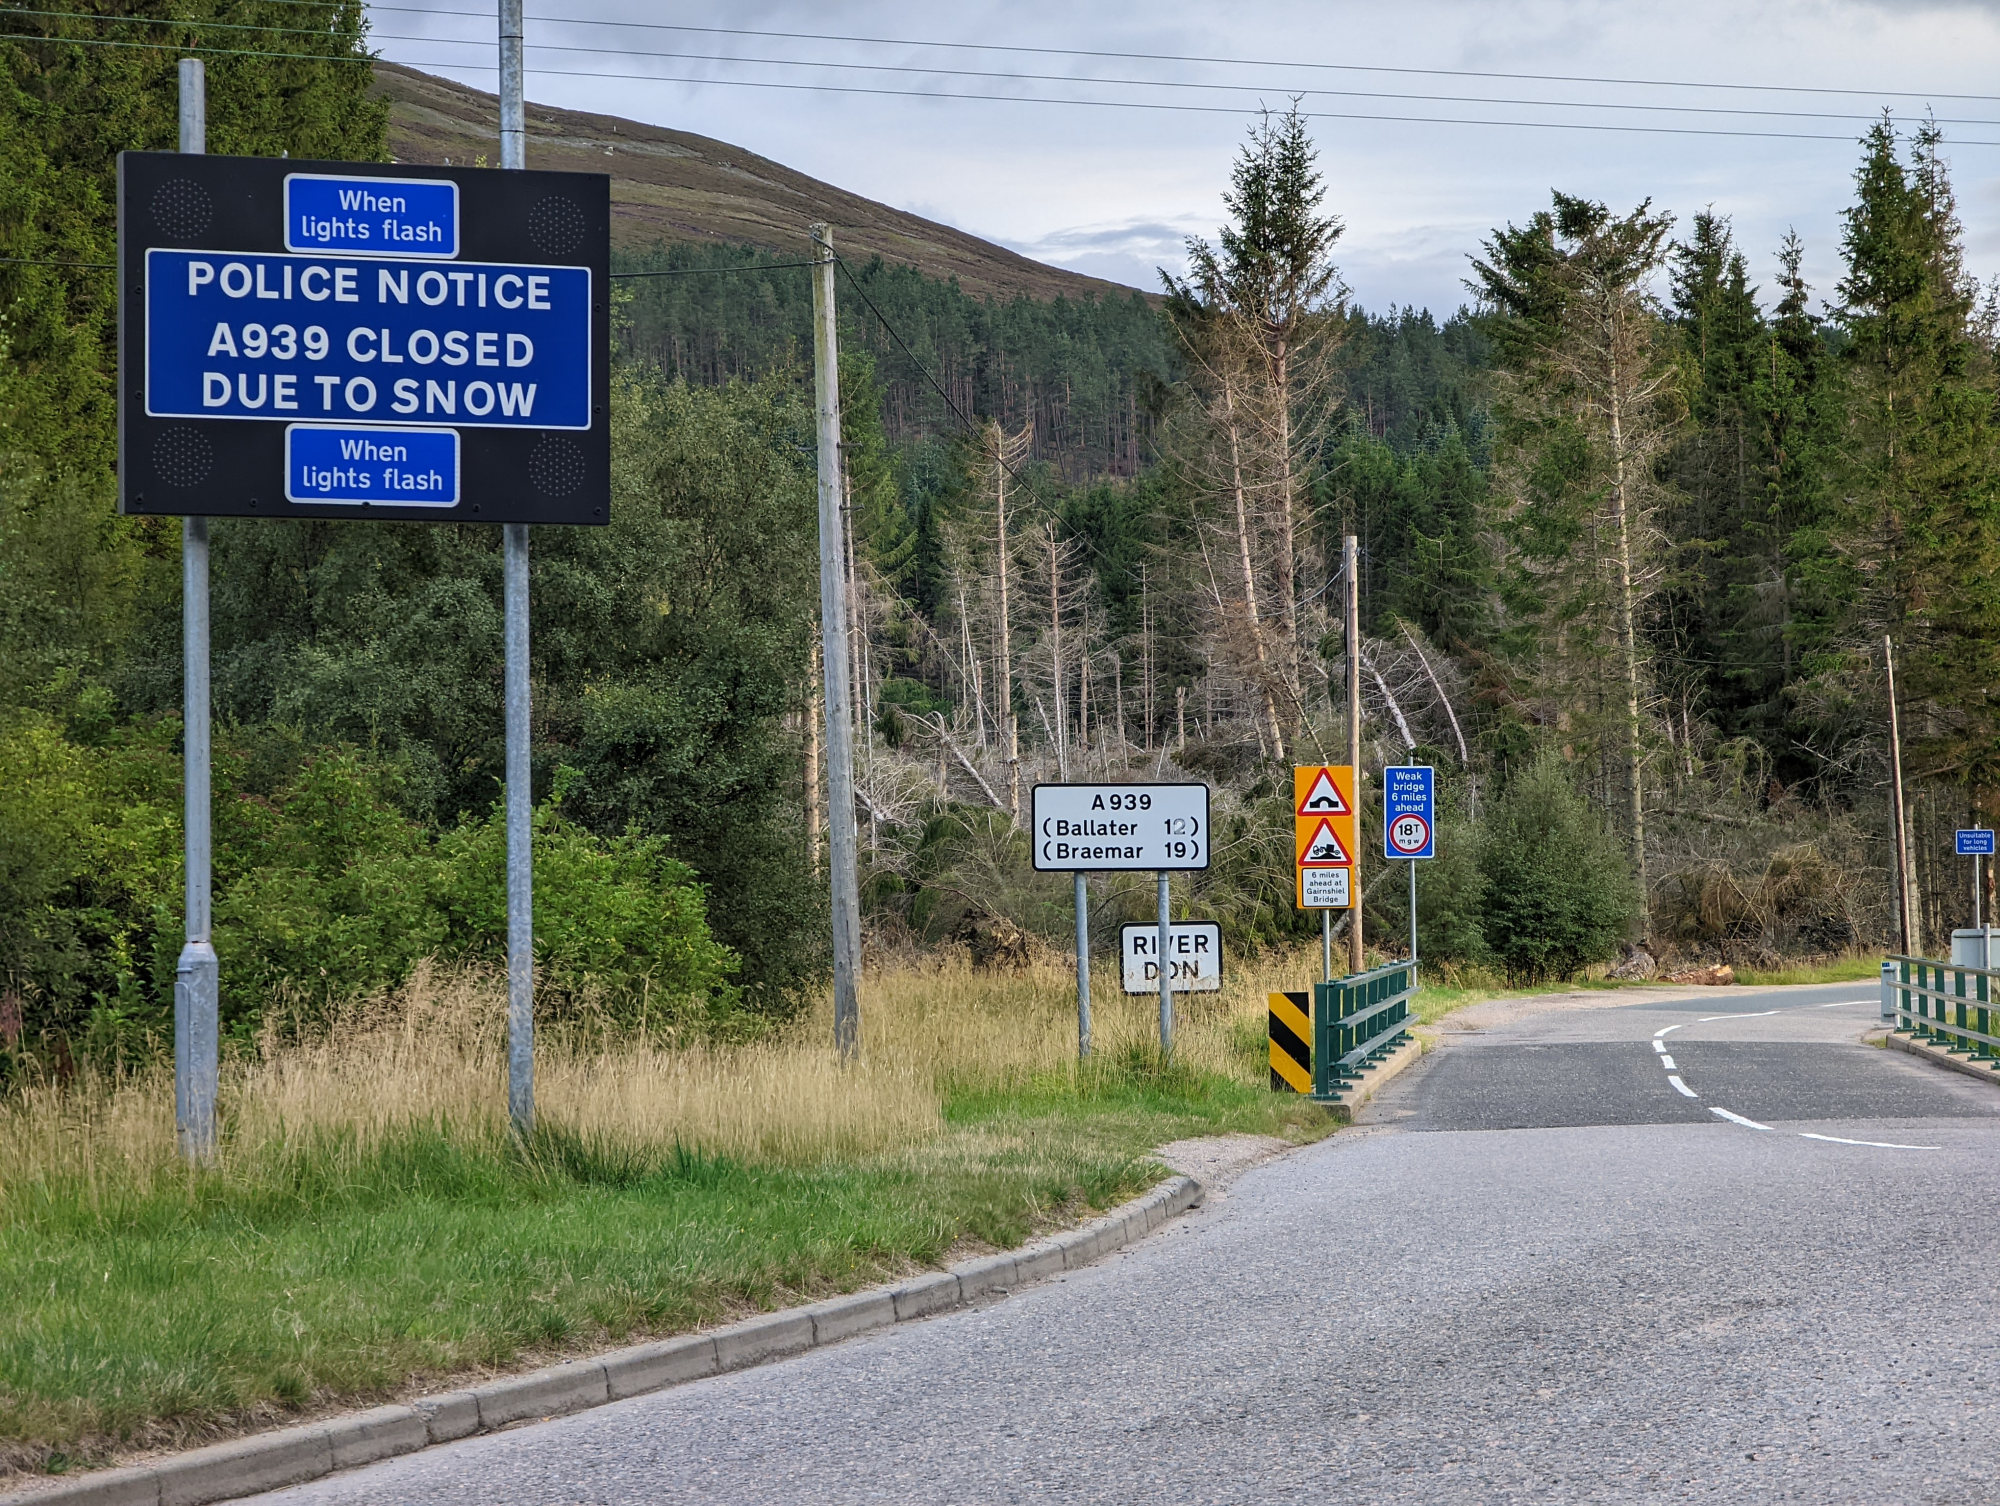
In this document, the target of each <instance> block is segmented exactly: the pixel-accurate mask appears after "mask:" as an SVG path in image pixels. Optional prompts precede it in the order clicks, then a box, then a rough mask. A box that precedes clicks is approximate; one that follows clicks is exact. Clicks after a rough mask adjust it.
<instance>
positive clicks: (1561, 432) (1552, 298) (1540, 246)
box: [1469, 193, 1678, 891]
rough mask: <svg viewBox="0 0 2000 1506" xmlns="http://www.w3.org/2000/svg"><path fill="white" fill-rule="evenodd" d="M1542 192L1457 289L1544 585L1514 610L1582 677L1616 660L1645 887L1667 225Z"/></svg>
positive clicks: (1645, 208)
mask: <svg viewBox="0 0 2000 1506" xmlns="http://www.w3.org/2000/svg"><path fill="white" fill-rule="evenodd" d="M1554 199H1555V202H1554V207H1553V209H1552V210H1544V211H1542V212H1541V213H1539V214H1537V215H1536V216H1535V217H1534V218H1533V219H1532V220H1530V221H1529V223H1528V224H1527V226H1526V227H1524V228H1520V229H1516V228H1515V227H1514V226H1511V225H1510V226H1508V227H1507V228H1506V229H1504V230H1497V231H1495V232H1494V235H1493V238H1492V239H1491V240H1489V241H1488V242H1486V244H1485V250H1486V255H1487V258H1488V259H1487V260H1485V261H1478V260H1475V261H1474V262H1473V271H1474V278H1475V280H1474V281H1472V282H1471V283H1470V284H1469V286H1470V287H1471V288H1472V290H1473V291H1474V292H1475V293H1477V294H1478V295H1479V296H1480V297H1481V299H1482V300H1483V302H1484V303H1485V305H1486V307H1487V308H1488V309H1490V310H1491V311H1492V314H1493V316H1494V317H1493V319H1492V323H1491V328H1492V330H1493V334H1494V339H1495V345H1496V349H1497V352H1498V354H1499V355H1500V358H1501V363H1502V365H1503V367H1504V368H1505V369H1506V370H1507V372H1508V373H1509V375H1510V377H1511V384H1510V387H1509V390H1508V396H1507V413H1508V422H1509V425H1510V434H1509V445H1510V448H1511V451H1512V458H1511V460H1510V472H1511V480H1512V483H1513V486H1514V489H1515V505H1514V508H1513V512H1512V516H1511V518H1510V519H1509V522H1510V524H1511V525H1512V526H1511V530H1510V531H1511V533H1512V536H1513V539H1514V542H1515V546H1516V548H1517V550H1518V551H1519V553H1520V556H1521V558H1522V560H1523V562H1524V563H1525V565H1526V566H1527V569H1528V572H1529V573H1530V574H1532V575H1539V576H1540V577H1541V580H1540V581H1539V582H1537V585H1536V588H1533V589H1529V590H1525V591H1517V593H1516V602H1517V605H1519V604H1528V605H1531V606H1533V607H1536V608H1539V610H1540V612H1541V614H1542V616H1543V619H1544V623H1545V624H1546V629H1547V631H1548V632H1549V633H1550V634H1551V636H1552V638H1553V643H1550V642H1549V641H1548V640H1546V639H1545V651H1546V650H1547V648H1550V647H1553V648H1554V649H1555V650H1556V659H1557V661H1558V662H1560V661H1561V660H1564V659H1567V660H1569V661H1570V662H1571V664H1572V665H1574V666H1578V667H1583V668H1585V669H1587V670H1588V671H1591V672H1592V673H1594V674H1601V673H1602V668H1601V666H1602V663H1603V661H1604V660H1605V659H1607V658H1608V659H1610V660H1611V661H1613V663H1614V664H1615V668H1614V669H1613V671H1612V674H1613V676H1614V677H1615V679H1616V681H1617V692H1616V694H1617V698H1618V699H1619V700H1620V701H1622V703H1623V704H1622V706H1621V707H1620V708H1619V711H1620V712H1621V713H1622V714H1618V715H1615V716H1611V717H1608V718H1605V720H1606V721H1608V722H1609V723H1610V724H1611V725H1612V726H1613V727H1614V728H1615V734H1614V736H1615V740H1616V742H1617V744H1618V745H1619V747H1620V751H1621V752H1622V754H1623V763H1624V773H1625V779H1624V784H1625V789H1624V797H1625V798H1624V802H1623V803H1624V806H1625V824H1626V834H1627V838H1628V840H1629V842H1630V844H1631V850H1632V857H1633V862H1634V864H1635V865H1636V867H1637V869H1638V873H1639V881H1640V886H1641V889H1642V891H1643V890H1644V888H1645V885H1646V877H1647V872H1646V801H1645V756H1646V755H1645V740H1644V726H1643V721H1642V717H1643V714H1644V712H1645V709H1646V707H1647V704H1648V702H1649V701H1650V700H1651V698H1652V694H1653V685H1652V665H1651V664H1650V663H1649V662H1648V660H1649V658H1650V656H1649V654H1648V653H1647V651H1646V646H1645V645H1644V644H1643V643H1642V642H1641V640H1640V634H1639V626H1640V619H1641V615H1642V613H1643V611H1644V609H1645V605H1646V601H1647V598H1648V596H1649V595H1650V593H1651V590H1652V586H1653V581H1654V569H1653V561H1652V559H1651V558H1650V556H1651V555H1652V554H1653V553H1654V549H1653V537H1654V534H1653V522H1652V512H1653V508H1654V504H1655V500H1656V491H1657V488H1656V483H1655V481H1654V476H1653V467H1654V462H1655V461H1656V459H1657V458H1658V456H1659V454H1660V452H1661V451H1662V450H1663V449H1664V448H1665V446H1666V445H1667V443H1668V442H1669V440H1670V439H1671V438H1672V436H1673V432H1674V426H1675V424H1676V423H1677V421H1678V412H1677V405H1676V402H1675V398H1676V393H1675V390H1674V387H1673V382H1672V379H1673V376H1674V371H1675V368H1674V366H1673V364H1672V362H1671V360H1670V351H1669V349H1668V347H1667V342H1666V340H1665V338H1664V336H1665V330H1664V321H1663V320H1662V318H1661V316H1660V311H1659V309H1658V308H1657V307H1656V306H1655V304H1654V301H1653V298H1652V295H1651V293H1650V292H1649V291H1648V284H1649V282H1650V280H1651V278H1652V276H1653V274H1654V273H1655V272H1656V271H1657V270H1658V269H1659V268H1660V266H1661V265H1662V263H1663V262H1664V260H1665V258H1666V242H1667V232H1668V230H1669V229H1670V227H1671V225H1672V220H1671V218H1670V217H1669V216H1666V215H1662V214H1655V213H1653V212H1652V208H1651V204H1650V201H1648V202H1646V203H1642V204H1640V205H1639V206H1638V208H1636V209H1634V210H1633V211H1632V212H1631V213H1630V214H1628V215H1624V216H1622V217H1618V218H1614V217H1613V216H1612V215H1611V213H1610V212H1609V211H1608V210H1607V209H1606V208H1605V207H1604V206H1603V205H1602V204H1597V203H1593V202H1591V201H1590V200H1588V199H1578V198H1572V197H1570V196H1569V195H1567V194H1562V193H1558V194H1556V195H1555V196H1554ZM1607 628H1608V633H1607V632H1606V629H1607ZM1607 636H1608V637H1609V638H1610V640H1611V641H1610V643H1609V644H1606V643H1605V642H1604V639H1605V637H1607ZM1552 667H1553V666H1552ZM1566 698H1573V694H1572V697H1566Z"/></svg>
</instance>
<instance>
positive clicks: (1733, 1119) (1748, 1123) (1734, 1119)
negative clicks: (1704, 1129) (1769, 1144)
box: [1708, 1104, 1771, 1130]
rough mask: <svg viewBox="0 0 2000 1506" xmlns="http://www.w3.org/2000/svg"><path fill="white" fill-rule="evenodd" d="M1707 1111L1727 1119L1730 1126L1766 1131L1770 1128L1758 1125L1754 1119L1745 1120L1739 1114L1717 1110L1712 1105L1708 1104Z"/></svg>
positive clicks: (1766, 1125) (1765, 1125)
mask: <svg viewBox="0 0 2000 1506" xmlns="http://www.w3.org/2000/svg"><path fill="white" fill-rule="evenodd" d="M1708 1111H1709V1113H1711V1114H1719V1115H1721V1116H1722V1117H1723V1118H1724V1119H1727V1120H1728V1121H1729V1122H1730V1123H1731V1124H1740V1125H1742V1126H1743V1127H1744V1128H1745V1129H1755V1130H1767V1129H1770V1127H1771V1126H1770V1125H1768V1124H1759V1123H1758V1122H1757V1121H1756V1120H1755V1119H1745V1118H1744V1117H1743V1116H1742V1115H1741V1114H1732V1113H1730V1112H1729V1110H1727V1109H1719V1108H1717V1107H1716V1106H1715V1105H1714V1104H1710V1105H1709V1106H1708Z"/></svg>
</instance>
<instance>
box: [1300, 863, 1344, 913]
mask: <svg viewBox="0 0 2000 1506" xmlns="http://www.w3.org/2000/svg"><path fill="white" fill-rule="evenodd" d="M1353 872H1354V870H1353V869H1352V868H1301V869H1300V870H1299V903H1300V904H1301V905H1303V906H1304V907H1305V908H1306V909H1308V910H1345V909H1347V908H1349V907H1350V906H1351V905H1352V904H1353V903H1354V901H1353V899H1352V898H1351V897H1350V895H1349V893H1348V888H1347V886H1348V882H1349V879H1348V875H1349V874H1351V873H1353Z"/></svg>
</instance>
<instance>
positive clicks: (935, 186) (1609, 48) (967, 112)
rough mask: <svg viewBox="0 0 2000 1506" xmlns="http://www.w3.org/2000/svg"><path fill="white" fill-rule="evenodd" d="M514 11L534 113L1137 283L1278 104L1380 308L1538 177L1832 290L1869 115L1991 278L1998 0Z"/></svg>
mask: <svg viewBox="0 0 2000 1506" xmlns="http://www.w3.org/2000/svg"><path fill="white" fill-rule="evenodd" d="M526 4H527V14H528V17H529V21H528V28H527V32H528V62H529V81H528V93H529V97H530V98H531V99H534V100H538V101H544V102H547V103H550V104H556V105H567V106H573V107H577V108H583V109H591V110H600V111H608V112H611V113H615V114H620V115H625V116H630V117H632V118H634V119H638V120H644V121H650V122H653V123H656V124H659V125H666V126H673V127H676V128H678V129H682V130H689V131H698V132H701V133H702V134H704V135H709V136H715V137H719V138H721V139H723V140H726V141H731V142H735V143H737V144H739V145H741V146H745V147H748V148H750V149H751V150H753V151H757V152H761V153H763V154H764V155H766V156H769V157H773V158H775V159H777V160H778V161H780V162H783V163H786V164H788V165H789V166H791V167H794V168H797V169H799V170H801V171H803V172H807V173H810V174H812V175H813V176H815V177H819V178H823V179H826V180H828V181H829V182H833V183H837V184H840V185H841V186H843V187H846V188H849V189H853V190H855V191H857V192H860V193H863V194H866V195H868V196H870V197H871V198H875V199H879V200H881V201H883V202H884V203H888V204H893V205H895V206H897V207H899V208H903V209H908V210H912V211H915V212H917V213H919V214H924V215H927V216H929V217H931V218H933V219H937V220H942V221H945V222H946V223H949V224H952V225H956V226H959V227H961V228H963V229H965V230H968V231H970V232H972V233H974V234H977V235H981V236H985V237H987V238H989V239H991V240H995V241H998V242H1000V243H1002V244H1004V245H1007V246H1011V247H1013V248H1015V249H1016V250H1019V251H1021V252H1024V253H1026V254H1027V255H1029V256H1033V257H1037V258H1039V259H1041V260H1044V261H1048V262H1053V263H1056V264H1057V265H1060V266H1065V267H1073V268H1075V269H1077V270H1079V271H1086V272H1091V273H1094V274H1096V275H1098V276H1102V277H1109V278H1114V279H1116V280H1118V281H1122V282H1127V283H1131V284H1133V285H1134V286H1140V287H1146V288H1153V287H1156V286H1157V285H1158V278H1157V275H1156V272H1155V270H1154V269H1155V268H1156V267H1158V266H1161V265H1166V266H1168V267H1170V268H1174V269H1178V268H1179V267H1180V265H1181V262H1182V249H1181V248H1182V244H1183V238H1184V237H1185V236H1187V235H1190V234H1193V235H1213V233H1214V230H1215V226H1216V225H1217V223H1218V222H1219V220H1220V218H1221V215H1222V205H1221V200H1220V194H1221V191H1222V189H1223V187H1224V185H1225V184H1226V181H1227V176H1228V171H1229V165H1230V161H1231V159H1232V157H1233V156H1234V154H1235V152H1236V150H1237V147H1238V145H1239V143H1240V142H1241V140H1242V138H1243V133H1244V129H1245V126H1246V124H1247V122H1248V121H1249V120H1250V119H1251V118H1252V116H1253V114H1254V112H1255V110H1256V109H1257V107H1258V105H1259V104H1260V103H1264V104H1269V105H1272V106H1274V107H1278V108H1282V107H1283V106H1284V104H1285V102H1286V101H1287V100H1288V99H1289V98H1291V97H1292V96H1295V95H1296V96H1302V103H1301V108H1302V109H1303V110H1305V111H1306V112H1308V113H1309V114H1311V115H1312V116H1314V117H1315V118H1314V119H1313V123H1312V124H1313V131H1314V135H1315V137H1316V139H1317V141H1318V143H1319V148H1320V154H1321V164H1322V167H1323V169H1324V172H1325V176H1326V180H1327V185H1328V202H1329V205H1330V206H1331V207H1332V208H1333V209H1334V210H1335V211H1336V212H1337V213H1339V214H1340V216H1341V217H1342V219H1343V220H1344V221H1345V222H1346V225H1347V233H1346V235H1345V237H1344V239H1343V241H1342V243H1341V256H1340V262H1341V267H1342V271H1343V273H1344V275H1345V277H1346V280H1347V282H1348V284H1349V285H1350V287H1351V288H1352V289H1353V291H1354V295H1355V297H1356V298H1357V299H1358V300H1359V301H1360V302H1361V303H1362V304H1364V305H1365V306H1367V307H1369V308H1371V309H1382V308H1385V307H1387V306H1389V305H1392V304H1404V303H1411V304H1416V305H1419V306H1428V307H1430V308H1432V309H1434V310H1437V311H1439V312H1445V311H1448V310H1449V309H1451V308H1453V307H1455V306H1456V305H1457V304H1458V303H1459V302H1460V301H1461V300H1462V299H1463V297H1464V292H1463V289H1462V287H1461V285H1460V279H1461V278H1462V277H1463V276H1464V275H1465V270H1466V257H1467V255H1468V253H1470V252H1473V251H1475V250H1476V249H1477V247H1478V244H1479V241H1480V240H1481V239H1482V238H1483V237H1484V236H1485V235H1486V234H1487V233H1489V232H1490V230H1491V228H1492V227H1493V226H1495V225H1497V224H1500V223H1502V222H1505V221H1509V220H1512V221H1519V220H1521V219H1524V218H1525V217H1526V216H1527V215H1529V214H1531V213H1533V212H1534V210H1535V209H1537V208H1538V207H1540V206H1542V205H1543V204H1545V203H1546V202H1547V200H1548V193H1549V190H1550V188H1552V187H1559V188H1561V189H1563V190H1564V191H1565V192H1569V193H1579V194H1588V195H1590V196H1592V197H1595V198H1599V199H1603V200H1606V201H1607V202H1609V203H1610V204H1611V205H1612V206H1613V207H1614V208H1629V207H1631V206H1632V205H1633V204H1635V203H1637V202H1638V201H1639V200H1640V199H1642V198H1648V197H1650V198H1652V199H1653V200H1654V201H1655V202H1656V203H1658V204H1660V205H1663V206H1665V207H1666V208H1668V209H1670V210H1672V211H1673V212H1674V213H1675V214H1676V215H1678V216H1680V217H1681V220H1682V222H1683V224H1684V223H1685V221H1686V219H1687V217H1688V216H1689V215H1691V214H1692V213H1694V212H1695V211H1697V210H1700V209H1702V208H1704V207H1709V206H1712V207H1713V208H1714V209H1715V210H1716V211H1717V212H1718V213H1720V214H1724V215H1727V216H1729V217H1730V218H1731V220H1732V221H1733V223H1734V225H1735V227H1736V232H1737V236H1738V239H1739V241H1740V243H1741V244H1742V245H1743V247H1744V249H1745V250H1746V251H1747V252H1748V253H1749V255H1750V259H1751V265H1752V268H1753V271H1754V273H1755V275H1756V276H1757V278H1758V279H1759V280H1760V281H1762V282H1764V283H1766V284H1768V283H1769V281H1770V276H1771V267H1772V263H1773V252H1774V250H1775V248H1776V246H1777V244H1778V242H1779V240H1780V239H1781V238H1782V237H1783V235H1784V234H1785V232H1786V230H1787V229H1790V228H1796V229H1797V231H1798V233H1799V234H1800V236H1801V237H1803V238H1804V240H1805V243H1806V247H1807V271H1808V275H1809V276H1810V277H1811V279H1812V280H1813V281H1814V283H1815V284H1816V285H1817V287H1818V288H1819V290H1820V292H1821V294H1822V295H1823V296H1831V294H1832V291H1833V287H1832V285H1833V282H1834V280H1835V279H1836V277H1837V276H1838V249H1839V246H1838V237H1839V229H1840V219H1839V216H1840V211H1841V209H1842V208H1843V207H1844V206H1845V205H1846V204H1847V203H1848V201H1849V192H1850V182H1851V174H1852V172H1853V168H1854V164H1855V161H1856V157H1857V149H1856V147H1855V144H1854V141H1855V137H1856V136H1858V134H1859V133H1860V131H1861V130H1862V129H1863V127H1864V125H1865V123H1866V120H1867V119H1868V118H1869V117H1870V116H1872V115H1874V114H1875V113H1877V112H1879V111H1880V110H1881V109H1883V108H1885V107H1887V108H1890V109H1892V110H1894V111H1895V112H1896V114H1897V116H1898V117H1899V118H1908V119H1915V118H1918V117H1921V115H1922V114H1923V113H1924V111H1925V110H1927V109H1928V110H1930V111H1931V112H1932V113H1933V114H1935V115H1936V116H1937V117H1938V119H1939V120H1940V121H1941V122H1943V123H1944V129H1945V131H1946V135H1947V141H1948V144H1949V145H1948V150H1949V155H1950V157H1951V160H1952V163H1953V166H1954V171H1955V175H1956V181H1957V184H1958V190H1959V200H1960V208H1961V211H1962V214H1963V217H1964V219H1965V222H1966V229H1967V240H1968V245H1969V248H1970V253H1971V262H1972V265H1973V267H1974V269H1975V270H1976V271H1977V272H1979V273H1980V275H1981V276H1982V277H1986V276H1991V275H1993V274H1995V273H2000V0H1958V3H1945V0H1939V3H1926V0H1676V3H1672V4H1666V3H1661V0H1646V3H1629V0H1508V3H1504V4H1503V3H1492V0H1400V3H1397V4H1383V3H1381V0H1372V3H1368V4H1359V3H1352V0H1321V3H1318V4H1306V3H1279V0H1262V3H1259V0H1238V3H1233V4H1229V5H1214V4H1206V5H1192V4H1187V3H1184V0H1154V3H1152V4H1150V5H1146V6H1138V5H1131V4H1125V5H1109V4H1090V3H1088V0H1085V3H1080V4H1079V3H1070V4H1058V3H1051V0H1010V3H1008V4H1005V5H1000V4H990V3H973V0H967V3H961V4H958V5H951V6H938V5H935V4H929V5H926V4H917V3H910V0H872V3H870V0H864V3H843V0H814V3H806V0H734V3H730V4H722V3H709V4H696V3H680V4H658V3H654V4H647V3H643V0H526ZM370 10H371V13H372V21H373V25H374V29H375V33H376V45H377V46H378V47H379V48H380V49H381V51H382V52H383V54H384V55H385V56H387V57H390V58H393V59H395V60H397V61H400V62H406V63H410V64H412V65H415V66H418V67H423V68H428V69H430V70H432V71H434V72H439V73H444V74H448V75H451V76H453V77H456V78H460V79H462V80H464V81H465V82H467V83H471V84H476V85H478V86H480V87H482V88H488V89H490V88H492V87H493V82H494V73H493V69H492V61H493V50H492V49H493V35H494V27H493V23H492V21H491V20H490V19H489V18H490V16H491V14H492V9H491V7H490V6H482V5H480V4H479V3H478V0H403V3H401V4H398V5H375V4H372V3H371V5H370ZM557 16H560V17H562V19H561V20H559V21H558V20H555V19H537V18H554V17H557ZM585 18H588V19H587V20H586V19H585ZM590 21H596V22H609V23H622V24H611V25H592V24H589V22H590ZM662 23H672V26H671V27H669V26H666V25H663V24H662ZM755 33H763V34H762V35H758V34H755ZM772 33H785V34H789V35H772ZM448 38H449V39H457V40H455V41H447V40H444V39H448ZM835 38H839V39H840V40H836V39H835ZM954 44H955V45H954ZM560 49H567V50H560ZM1093 54H1095V55H1093ZM842 65H846V66H842ZM1501 75H1512V76H1501ZM829 85H836V86H841V89H840V91H839V92H836V91H834V90H832V89H828V88H825V87H823V86H829ZM800 86H822V87H800ZM981 95H983V96H989V97H988V98H983V99H982V98H967V97H960V96H981ZM996 95H998V96H1010V98H1005V99H994V98H990V96H996ZM1053 101H1089V103H1073V102H1064V103H1057V102H1053ZM1142 106H1145V107H1142ZM1161 106H1170V107H1172V108H1159V107H1161ZM1360 117H1396V118H1394V119H1381V118H1360ZM1418 117H1421V118H1418ZM1531 122H1539V123H1541V124H1530V123H1531ZM1613 127H1641V128H1643V129H1613Z"/></svg>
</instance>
